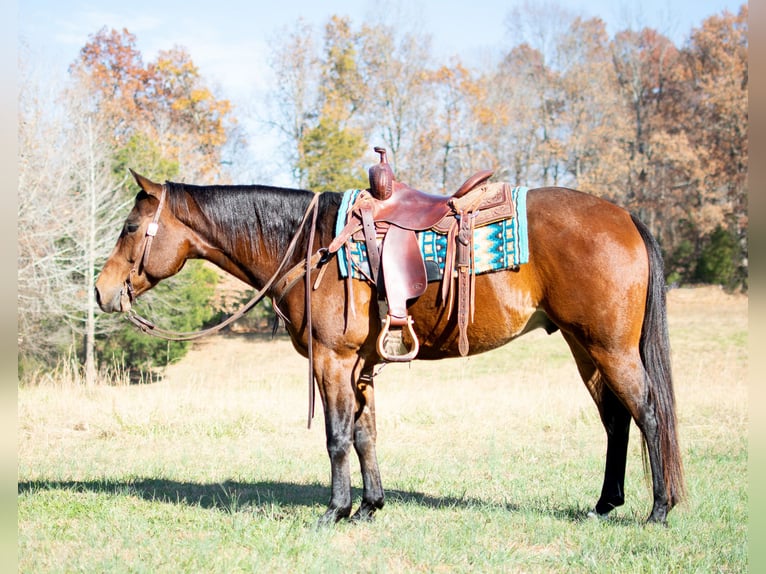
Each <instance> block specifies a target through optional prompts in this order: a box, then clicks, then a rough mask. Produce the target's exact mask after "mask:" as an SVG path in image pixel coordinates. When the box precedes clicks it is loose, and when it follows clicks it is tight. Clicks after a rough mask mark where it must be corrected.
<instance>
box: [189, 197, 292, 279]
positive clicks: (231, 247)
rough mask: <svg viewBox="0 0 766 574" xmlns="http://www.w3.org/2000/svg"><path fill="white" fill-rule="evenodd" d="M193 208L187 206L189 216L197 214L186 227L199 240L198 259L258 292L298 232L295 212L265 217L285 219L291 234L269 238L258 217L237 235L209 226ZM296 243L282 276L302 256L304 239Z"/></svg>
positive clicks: (275, 268) (208, 220)
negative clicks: (216, 267)
mask: <svg viewBox="0 0 766 574" xmlns="http://www.w3.org/2000/svg"><path fill="white" fill-rule="evenodd" d="M254 193H256V194H257V193H258V192H254ZM285 193H289V191H285ZM193 204H194V202H191V201H190V202H189V207H190V212H191V213H194V212H197V214H198V216H199V217H193V218H192V221H191V222H190V223H189V225H190V227H192V228H196V229H195V231H196V233H197V235H198V236H199V237H200V239H201V244H202V245H201V248H200V250H199V251H200V254H199V256H200V257H201V258H203V259H206V260H208V261H210V262H211V263H213V264H215V265H216V266H218V267H220V268H221V269H223V270H224V271H226V272H228V273H230V274H231V275H233V276H235V277H237V278H238V279H240V280H241V281H243V282H245V283H247V284H249V285H251V286H253V287H255V288H256V289H261V288H262V287H263V286H264V285H265V284H266V283H267V282H268V281H269V280H270V279H271V278H272V276H273V275H274V274H275V273H277V272H278V271H279V267H280V263H281V262H282V259H283V258H284V256H285V254H286V253H287V251H288V249H289V246H290V242H291V239H292V234H294V233H297V232H298V225H299V223H300V217H301V216H302V215H303V214H302V213H300V214H298V213H296V212H295V210H293V211H285V212H283V213H278V212H276V211H275V212H273V213H270V214H269V217H271V218H286V219H288V220H289V221H287V222H285V224H284V226H285V227H286V228H289V229H293V230H294V231H292V232H291V236H282V234H273V233H270V232H269V230H265V229H264V217H262V216H261V217H258V219H259V221H258V222H257V223H256V222H248V224H247V225H243V226H242V227H241V228H240V229H239V230H238V231H239V233H238V232H237V230H233V229H228V228H224V226H223V225H222V223H221V222H211V221H210V218H209V217H208V216H207V215H205V214H203V213H202V212H201V211H200V210H199V209H198V208H197V207H196V206H193ZM302 209H303V208H301V210H302ZM243 217H245V216H244V215H243ZM293 220H295V222H294V224H293ZM272 221H273V219H272ZM203 222H205V223H203ZM243 231H244V233H243ZM299 239H300V241H298V243H297V244H296V247H295V249H294V253H293V254H292V256H291V257H288V260H287V261H286V264H285V266H284V267H283V269H282V272H284V271H286V270H287V269H289V268H290V267H291V266H292V264H293V263H294V261H293V260H297V258H300V256H301V255H303V254H304V252H305V249H306V248H305V238H299Z"/></svg>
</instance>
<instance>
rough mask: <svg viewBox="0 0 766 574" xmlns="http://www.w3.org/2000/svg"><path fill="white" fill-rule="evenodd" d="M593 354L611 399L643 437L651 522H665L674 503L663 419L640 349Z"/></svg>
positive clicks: (594, 352)
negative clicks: (667, 473) (664, 452)
mask: <svg viewBox="0 0 766 574" xmlns="http://www.w3.org/2000/svg"><path fill="white" fill-rule="evenodd" d="M593 356H594V360H595V361H596V363H597V364H598V370H599V371H600V373H601V376H602V377H603V381H604V385H605V386H608V387H609V389H610V390H611V394H612V396H613V397H614V398H615V399H616V400H613V401H612V402H613V403H617V402H619V403H621V404H622V405H624V408H625V409H626V410H627V411H628V412H629V413H630V416H631V417H632V418H633V420H634V421H636V425H637V426H638V428H639V430H640V431H641V434H642V435H643V437H644V442H645V444H646V450H647V452H648V455H649V466H650V468H651V472H652V494H653V505H652V512H651V514H650V515H649V518H648V522H660V523H665V521H666V519H667V514H668V510H670V508H671V506H672V504H671V501H670V499H669V496H668V489H667V483H666V477H665V470H666V467H665V465H666V461H665V460H663V455H662V449H661V445H660V438H661V437H660V432H661V429H660V419H659V417H658V412H657V408H656V405H655V404H654V403H653V402H652V401H651V400H650V399H649V396H650V392H649V388H648V385H649V382H648V380H647V374H646V371H645V370H644V368H643V364H642V362H641V357H640V356H639V353H638V350H636V351H635V352H634V353H630V352H622V353H608V352H603V351H601V352H600V351H593ZM626 437H627V433H626Z"/></svg>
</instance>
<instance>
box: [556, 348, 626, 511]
mask: <svg viewBox="0 0 766 574" xmlns="http://www.w3.org/2000/svg"><path fill="white" fill-rule="evenodd" d="M564 338H565V339H566V341H567V343H568V344H569V347H570V349H571V350H572V354H573V355H574V358H575V362H576V363H577V368H578V370H579V372H580V376H581V377H582V379H583V381H584V382H585V386H586V387H587V388H588V391H590V394H591V396H592V397H593V400H594V401H595V403H596V406H597V407H598V412H599V415H600V416H601V422H602V423H603V425H604V429H605V430H606V436H607V446H606V463H605V468H604V484H603V486H602V487H601V496H600V498H599V499H598V502H597V503H596V507H595V512H596V513H597V514H598V515H599V516H602V517H606V516H607V515H608V514H609V513H610V512H611V511H612V510H614V509H615V508H617V507H618V506H622V505H623V504H624V503H625V490H624V487H625V466H626V464H627V457H628V438H629V433H630V413H629V412H628V410H627V409H626V408H625V406H624V405H623V404H622V403H621V402H620V400H619V399H618V398H617V397H616V396H615V395H614V393H613V392H612V391H611V390H610V389H609V387H608V386H607V385H605V384H604V381H603V379H602V378H601V374H600V373H599V371H598V369H597V368H596V365H595V364H594V363H593V361H592V360H591V358H590V357H589V356H588V354H587V353H586V352H585V350H584V349H583V348H582V346H580V344H579V343H578V342H577V341H576V340H575V339H574V338H573V337H572V336H570V335H567V334H566V333H564Z"/></svg>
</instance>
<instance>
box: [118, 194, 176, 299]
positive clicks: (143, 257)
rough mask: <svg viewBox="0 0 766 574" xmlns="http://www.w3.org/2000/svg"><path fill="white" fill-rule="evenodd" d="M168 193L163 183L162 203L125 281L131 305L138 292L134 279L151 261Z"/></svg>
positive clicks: (147, 229) (155, 213)
mask: <svg viewBox="0 0 766 574" xmlns="http://www.w3.org/2000/svg"><path fill="white" fill-rule="evenodd" d="M167 193H168V188H167V185H165V184H164V183H163V184H162V192H161V193H160V202H159V204H158V205H157V211H155V212H154V217H153V218H152V222H151V223H150V224H149V225H148V226H147V227H146V233H145V234H144V237H143V239H142V240H141V247H140V248H139V251H138V253H139V255H138V257H137V258H136V260H135V262H134V263H133V267H131V268H130V273H128V278H127V279H126V280H125V286H126V287H127V290H128V298H129V299H130V302H131V304H132V303H133V301H135V299H136V292H135V290H134V289H133V281H132V277H133V275H137V274H138V273H140V272H141V270H142V269H145V268H146V263H147V261H149V253H150V252H151V250H152V241H154V236H155V235H157V230H158V229H159V228H160V214H161V213H162V208H163V207H164V206H165V196H166V195H167Z"/></svg>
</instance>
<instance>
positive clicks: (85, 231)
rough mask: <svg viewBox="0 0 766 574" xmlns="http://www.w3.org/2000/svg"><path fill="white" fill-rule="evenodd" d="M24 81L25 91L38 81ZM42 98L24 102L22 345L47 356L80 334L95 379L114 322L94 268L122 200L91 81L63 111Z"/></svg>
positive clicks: (88, 374)
mask: <svg viewBox="0 0 766 574" xmlns="http://www.w3.org/2000/svg"><path fill="white" fill-rule="evenodd" d="M22 86H23V89H22V93H23V90H25V89H27V88H32V86H30V85H29V84H27V83H26V82H25V83H23V84H22ZM39 103H40V102H39V101H38V100H36V99H34V98H33V99H26V98H24V97H22V102H21V104H22V105H21V106H20V112H21V114H22V118H23V119H22V121H21V122H20V131H21V133H20V138H19V140H20V142H21V143H22V146H21V158H22V161H21V170H20V175H21V180H22V181H21V187H20V190H21V194H20V200H21V201H20V203H19V247H20V253H19V261H20V266H19V297H20V299H19V306H18V309H19V330H20V334H21V342H22V344H21V345H20V352H21V353H22V356H24V357H34V356H37V357H40V358H41V359H42V360H43V361H45V360H49V359H51V358H52V357H54V356H55V355H56V354H57V352H58V351H59V350H60V349H61V348H62V347H66V346H70V345H71V344H72V338H71V336H72V334H74V335H79V336H80V337H81V340H82V347H81V349H82V354H83V358H84V363H85V380H86V383H87V384H89V385H90V384H93V382H94V381H95V377H96V361H95V356H94V353H93V349H94V344H95V337H96V335H97V334H98V333H99V332H102V329H103V330H106V331H110V330H111V329H112V328H113V326H112V324H110V323H109V321H107V322H106V323H105V324H104V325H103V326H100V323H101V322H100V321H98V320H97V316H96V314H95V306H96V303H95V300H94V298H93V282H94V280H95V267H96V263H97V262H98V261H99V260H100V259H103V258H104V257H105V256H106V255H107V254H108V252H109V250H110V249H111V244H110V242H111V239H112V238H111V237H110V235H111V231H112V230H113V229H114V228H115V227H116V219H115V215H114V214H115V213H116V212H119V208H120V204H121V199H120V197H119V194H118V186H117V185H116V184H115V181H114V179H113V177H112V171H111V158H110V143H109V139H108V137H106V136H105V126H104V124H103V123H102V122H101V117H100V116H99V115H98V114H97V113H96V111H95V108H94V107H93V105H92V103H93V102H92V99H91V98H90V97H89V91H88V87H87V86H86V85H84V84H81V83H78V82H77V81H75V82H74V83H73V85H72V86H71V87H70V88H69V91H68V92H66V93H65V98H64V103H63V106H62V110H61V112H62V113H61V114H60V115H53V116H50V117H48V116H46V111H45V110H44V109H43V108H40V107H37V105H38V104H39ZM65 118H66V119H65ZM41 125H45V131H44V133H41V132H39V131H37V129H36V128H38V127H40V126H41ZM54 158H55V159H54Z"/></svg>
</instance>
